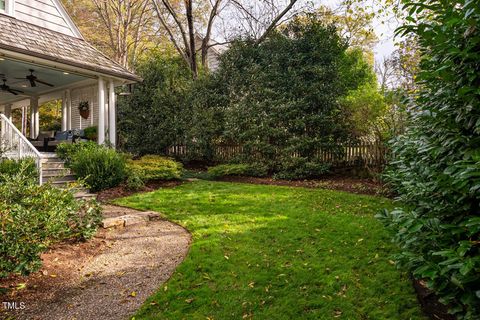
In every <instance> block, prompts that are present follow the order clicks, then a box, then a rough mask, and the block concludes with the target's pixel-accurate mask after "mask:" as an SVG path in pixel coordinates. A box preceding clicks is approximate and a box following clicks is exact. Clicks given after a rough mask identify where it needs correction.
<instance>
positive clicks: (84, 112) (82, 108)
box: [78, 101, 90, 119]
mask: <svg viewBox="0 0 480 320" xmlns="http://www.w3.org/2000/svg"><path fill="white" fill-rule="evenodd" d="M78 111H79V113H80V115H81V116H82V118H83V119H88V117H89V116H90V105H89V104H88V101H80V103H79V104H78Z"/></svg>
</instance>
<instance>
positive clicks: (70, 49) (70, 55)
mask: <svg viewBox="0 0 480 320" xmlns="http://www.w3.org/2000/svg"><path fill="white" fill-rule="evenodd" d="M0 25H1V26H2V36H1V37H0V49H5V50H8V51H12V52H17V53H22V54H25V55H29V56H34V57H37V58H41V59H45V60H50V61H53V62H59V63H63V64H66V65H70V66H74V67H77V68H82V69H87V70H90V71H95V72H98V73H102V74H105V75H110V76H115V77H118V78H122V79H126V80H131V81H140V80H141V78H139V77H138V76H137V75H135V74H133V73H132V72H130V71H128V70H127V69H125V68H124V67H122V66H121V65H120V64H118V63H116V62H115V61H113V60H111V59H110V58H108V57H107V56H105V55H104V54H103V53H101V52H100V51H98V50H97V49H95V48H94V47H93V46H92V45H91V44H89V43H88V42H86V41H85V40H84V39H82V38H77V37H72V36H68V35H66V34H63V33H60V32H56V31H53V30H50V29H46V28H43V27H40V26H37V25H34V24H30V23H28V22H24V21H20V20H17V19H15V18H13V17H10V16H7V15H4V14H0Z"/></svg>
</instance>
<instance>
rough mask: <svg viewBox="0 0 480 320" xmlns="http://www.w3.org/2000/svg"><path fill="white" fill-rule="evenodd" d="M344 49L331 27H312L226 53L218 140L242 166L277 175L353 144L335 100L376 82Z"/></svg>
mask: <svg viewBox="0 0 480 320" xmlns="http://www.w3.org/2000/svg"><path fill="white" fill-rule="evenodd" d="M347 49H348V46H347V44H346V42H345V41H344V40H343V39H341V38H340V37H339V35H338V34H337V32H336V29H335V28H333V27H325V26H323V24H322V23H320V22H319V21H316V20H310V21H308V23H305V22H304V21H294V22H292V23H290V24H289V25H288V26H287V27H286V28H284V29H282V31H280V32H278V33H274V34H272V36H270V38H269V39H268V40H267V41H265V42H264V43H262V44H261V45H255V44H253V43H250V42H248V41H246V42H245V41H244V42H237V43H235V44H234V45H233V46H232V47H231V48H230V50H228V51H227V52H226V53H225V55H224V56H223V57H222V64H221V66H220V69H219V71H218V72H217V73H216V74H215V76H214V79H215V80H216V82H217V87H222V86H223V87H224V89H223V90H224V92H225V93H224V95H225V96H226V97H227V101H226V102H227V105H228V109H227V112H226V113H225V121H224V135H223V137H222V138H223V139H224V140H226V141H228V142H234V143H237V144H240V145H242V146H243V153H242V154H241V156H240V158H241V160H242V161H243V162H246V163H259V162H260V163H263V164H265V165H266V166H267V167H268V168H269V169H270V170H271V171H273V172H280V173H281V174H288V173H290V172H289V168H290V167H291V165H290V164H289V163H290V162H295V166H296V167H298V166H302V167H303V168H304V170H303V172H309V171H312V170H313V168H315V167H316V165H317V164H319V160H318V159H317V156H316V150H318V147H319V145H321V144H325V143H331V144H332V145H335V144H336V143H341V142H344V141H346V140H348V139H349V138H351V137H352V134H351V133H352V132H351V130H350V126H349V123H348V117H346V116H345V113H344V112H343V110H342V108H341V104H340V103H339V97H342V96H345V95H347V93H348V92H349V91H350V90H354V89H356V88H357V87H358V86H359V85H360V84H361V83H364V82H366V81H367V80H369V79H370V78H369V77H373V75H372V73H371V67H370V66H369V65H368V64H367V63H366V62H365V61H364V60H363V57H362V54H361V53H360V52H358V51H355V50H351V51H348V50H347ZM294 154H295V156H294ZM286 163H287V164H286ZM313 171H315V172H314V173H316V170H313ZM319 173H320V172H319Z"/></svg>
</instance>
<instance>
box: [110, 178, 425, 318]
mask: <svg viewBox="0 0 480 320" xmlns="http://www.w3.org/2000/svg"><path fill="white" fill-rule="evenodd" d="M117 203H118V204H121V205H126V206H131V207H134V208H139V209H147V210H155V211H159V212H162V213H164V214H165V216H166V217H167V218H168V219H169V220H171V221H174V222H176V223H178V224H180V225H182V226H184V227H186V228H187V229H188V230H189V231H190V232H191V233H192V235H193V243H192V246H191V249H190V252H189V254H188V256H187V258H186V260H185V261H184V262H183V263H182V264H181V265H180V266H179V267H178V269H177V271H176V272H175V274H174V275H173V277H172V278H171V279H170V280H169V281H168V282H167V283H166V284H165V285H163V286H162V287H161V288H159V290H158V292H157V293H156V294H154V295H153V296H152V297H151V298H150V299H149V300H148V301H147V302H146V303H145V304H144V306H143V307H142V308H141V309H140V310H139V311H138V313H137V315H136V316H135V319H189V320H190V319H218V320H225V319H242V318H243V319H272V320H278V319H402V320H405V319H422V315H421V312H420V309H419V306H418V303H417V301H416V297H415V294H414V290H413V288H412V286H411V283H410V281H409V280H408V278H407V277H406V276H405V275H402V274H401V273H400V272H399V271H398V270H396V268H395V266H394V265H392V264H393V262H392V261H390V258H389V255H390V254H391V253H392V252H393V251H394V250H395V247H394V246H393V245H392V244H391V243H390V242H389V240H388V235H387V233H386V231H385V230H384V229H383V227H382V225H381V224H380V223H379V222H378V221H376V219H375V218H374V217H373V216H374V214H375V213H376V211H377V210H379V209H381V208H384V207H390V206H391V203H390V201H388V200H386V199H383V198H378V197H371V196H360V195H354V194H349V193H345V192H338V191H329V190H314V189H304V188H288V187H277V186H262V185H249V184H235V183H223V182H207V181H198V182H193V183H187V184H184V185H182V186H179V187H176V188H173V189H161V190H158V191H155V192H152V193H146V194H139V195H135V196H132V197H129V198H124V199H120V200H118V201H117Z"/></svg>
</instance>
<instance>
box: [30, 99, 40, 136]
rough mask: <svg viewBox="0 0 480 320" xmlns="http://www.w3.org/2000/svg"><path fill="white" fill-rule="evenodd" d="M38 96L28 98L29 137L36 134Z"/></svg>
mask: <svg viewBox="0 0 480 320" xmlns="http://www.w3.org/2000/svg"><path fill="white" fill-rule="evenodd" d="M37 120H38V98H37V97H31V98H30V139H35V138H36V137H37V136H38V131H39V130H38V128H37V126H38V121H37Z"/></svg>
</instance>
